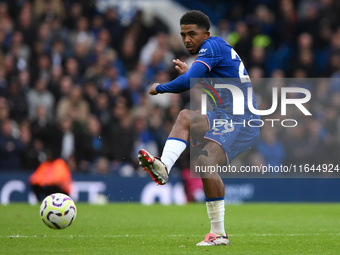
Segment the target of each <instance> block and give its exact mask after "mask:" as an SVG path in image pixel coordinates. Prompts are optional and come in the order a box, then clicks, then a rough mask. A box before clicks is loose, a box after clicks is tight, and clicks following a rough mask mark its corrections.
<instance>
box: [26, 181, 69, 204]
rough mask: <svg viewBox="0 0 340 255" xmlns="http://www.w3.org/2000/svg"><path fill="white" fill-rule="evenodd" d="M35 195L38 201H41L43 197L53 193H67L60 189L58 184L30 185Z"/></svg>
mask: <svg viewBox="0 0 340 255" xmlns="http://www.w3.org/2000/svg"><path fill="white" fill-rule="evenodd" d="M31 188H32V190H33V192H34V194H35V196H36V197H37V199H38V201H40V202H41V201H43V200H44V199H45V197H47V196H49V195H51V194H54V193H62V194H65V195H69V194H67V193H66V192H65V191H64V190H62V189H61V188H60V187H59V186H55V185H52V186H39V185H32V186H31Z"/></svg>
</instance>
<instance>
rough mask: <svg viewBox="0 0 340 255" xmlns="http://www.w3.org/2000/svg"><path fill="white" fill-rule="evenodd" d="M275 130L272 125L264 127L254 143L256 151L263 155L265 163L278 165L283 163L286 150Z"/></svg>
mask: <svg viewBox="0 0 340 255" xmlns="http://www.w3.org/2000/svg"><path fill="white" fill-rule="evenodd" d="M275 132H276V130H275V129H274V128H272V127H268V128H264V129H263V130H262V132H261V137H260V140H259V142H258V143H257V145H256V151H257V152H259V153H260V154H262V155H263V158H264V161H265V163H266V164H267V165H271V166H280V165H283V164H284V163H285V157H286V152H285V148H284V145H283V143H282V142H281V141H280V140H279V139H278V137H277V135H276V133H275Z"/></svg>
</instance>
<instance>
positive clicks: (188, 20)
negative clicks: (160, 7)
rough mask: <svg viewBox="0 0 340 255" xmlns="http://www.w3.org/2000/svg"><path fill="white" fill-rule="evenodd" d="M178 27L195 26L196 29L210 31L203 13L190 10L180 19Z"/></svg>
mask: <svg viewBox="0 0 340 255" xmlns="http://www.w3.org/2000/svg"><path fill="white" fill-rule="evenodd" d="M179 23H180V25H197V27H200V28H204V29H206V30H207V31H209V29H210V19H209V17H208V16H207V15H205V14H204V13H203V12H201V11H198V10H192V11H188V12H186V13H185V14H184V15H183V16H182V18H181V19H180V22H179Z"/></svg>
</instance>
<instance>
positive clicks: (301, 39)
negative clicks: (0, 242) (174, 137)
mask: <svg viewBox="0 0 340 255" xmlns="http://www.w3.org/2000/svg"><path fill="white" fill-rule="evenodd" d="M203 2H204V1H203ZM243 2H244V3H243ZM246 2H251V1H235V3H237V4H235V5H233V9H231V10H228V12H227V13H226V14H225V17H224V18H222V19H220V20H219V21H218V23H217V24H216V30H215V32H214V35H217V36H221V37H222V38H223V39H225V40H226V41H227V42H229V43H230V44H231V45H232V46H233V47H234V48H235V50H236V51H237V52H238V54H239V55H240V57H241V58H242V60H243V61H244V63H245V66H246V68H247V70H248V72H249V74H250V77H251V78H253V79H254V80H256V79H258V78H276V79H278V78H286V77H294V78H299V79H301V80H303V79H305V78H317V77H329V78H331V79H318V80H317V82H309V81H308V80H305V81H303V82H300V83H301V84H299V86H302V87H305V88H307V89H309V90H310V91H311V93H312V99H311V101H310V102H309V103H308V106H306V107H308V108H309V109H310V111H311V112H312V113H313V116H304V115H302V114H301V112H300V111H299V109H293V110H291V111H288V113H287V116H283V117H284V118H283V117H282V116H269V117H273V118H274V117H275V118H278V119H292V118H296V119H297V120H298V121H299V125H298V126H297V127H295V128H282V127H277V126H276V127H275V128H271V127H270V126H269V127H268V125H266V126H264V127H263V129H262V132H261V138H260V141H259V143H258V145H257V146H256V148H254V149H253V150H252V151H251V152H250V153H248V154H247V157H246V158H245V159H244V160H245V162H244V163H245V164H262V163H264V164H268V163H270V164H286V163H306V162H310V163H311V162H315V163H327V162H333V163H334V162H339V159H338V157H337V155H339V152H340V141H339V140H340V134H339V130H340V129H339V125H340V119H339V116H340V114H339V109H340V82H337V80H336V78H337V77H338V76H340V16H339V15H338V13H340V3H339V2H338V1H335V0H322V1H312V0H302V1H293V0H278V1H268V0H267V1H265V0H263V1H260V0H257V1H253V2H256V4H252V5H251V6H252V8H246V7H245V6H247V5H246ZM272 2H275V3H276V4H272ZM95 4H96V2H95V1H75V0H64V1H61V0H34V1H29V0H21V1H10V0H8V1H1V2H0V124H1V130H0V131H1V132H0V170H10V169H27V170H34V169H36V168H37V166H38V165H39V164H40V163H41V162H43V161H44V160H45V159H46V150H49V151H52V152H53V153H54V154H55V156H56V157H61V158H62V159H64V160H65V161H66V162H67V164H68V166H69V167H70V169H71V170H72V171H74V172H87V173H100V174H107V173H115V172H117V173H120V174H122V175H126V176H128V175H132V174H134V173H135V171H136V170H135V169H137V168H138V167H137V166H138V162H137V159H136V154H137V151H138V150H139V149H140V148H141V147H143V148H146V150H148V151H150V152H151V153H154V154H157V155H160V153H161V150H162V148H163V145H164V143H165V140H166V138H167V136H168V134H169V132H170V130H171V128H172V125H173V123H174V121H175V120H176V117H177V115H178V113H179V111H180V110H181V109H183V108H184V107H187V106H188V102H189V97H190V95H189V94H188V93H184V94H163V95H159V96H157V97H152V98H151V97H150V96H149V95H148V94H147V91H148V88H149V86H150V85H151V84H152V83H153V82H159V83H165V82H168V81H170V80H172V79H173V78H175V77H177V75H178V74H177V72H176V70H175V69H174V65H173V63H172V59H174V58H179V59H181V60H183V61H186V62H187V63H191V62H192V61H193V58H192V56H189V55H188V54H187V52H186V50H185V48H183V46H182V42H181V41H180V38H179V36H178V35H175V34H172V33H171V31H170V29H169V27H168V25H167V24H166V23H164V22H163V21H162V19H161V17H157V16H155V17H153V20H152V22H145V17H144V14H143V11H142V10H136V11H134V12H133V13H132V14H131V15H132V19H131V22H130V23H128V24H125V23H123V22H121V19H120V15H119V12H118V11H117V9H116V8H108V9H106V11H105V12H103V13H99V12H98V11H97V9H96V6H95ZM295 83H296V82H292V83H291V86H293V85H294V86H296V84H295ZM258 84H261V86H260V85H258ZM258 84H256V82H255V84H254V90H255V93H256V95H257V97H258V102H259V106H260V108H262V109H268V108H270V105H271V103H272V101H271V98H272V96H271V92H272V90H271V88H272V86H271V84H270V82H268V83H263V82H262V83H261V82H260V83H258ZM269 117H268V118H269ZM183 157H186V159H183V158H182V159H181V160H179V162H178V164H177V166H178V167H179V168H180V169H183V168H187V167H188V162H189V160H187V157H188V153H185V155H184V156H183Z"/></svg>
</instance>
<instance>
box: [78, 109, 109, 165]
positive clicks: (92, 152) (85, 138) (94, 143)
mask: <svg viewBox="0 0 340 255" xmlns="http://www.w3.org/2000/svg"><path fill="white" fill-rule="evenodd" d="M86 124H87V125H86V131H85V133H83V134H80V135H77V137H76V147H75V156H76V160H77V162H78V166H79V170H80V171H83V172H87V171H89V169H90V168H91V166H92V165H93V164H94V163H95V161H96V160H97V159H99V158H100V157H101V156H106V155H107V152H106V148H105V147H106V146H107V145H106V144H104V140H103V138H102V130H101V129H102V127H101V124H100V122H99V120H98V119H97V117H96V116H95V115H90V116H89V117H88V119H87V122H86Z"/></svg>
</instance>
